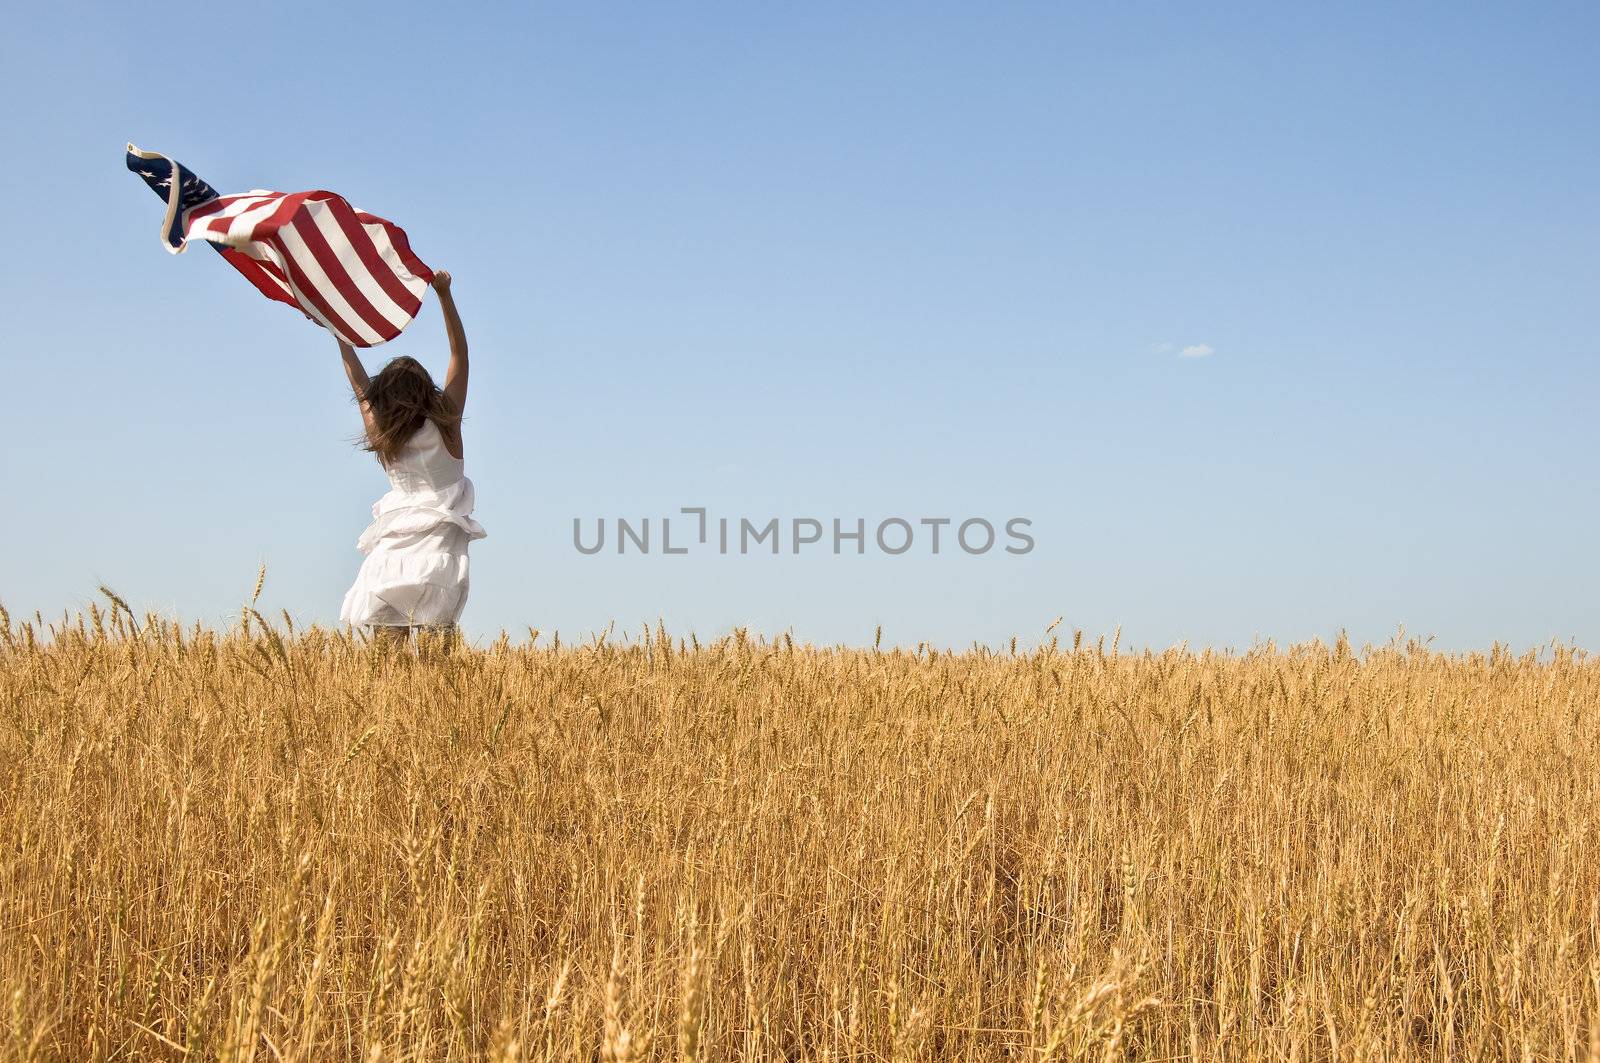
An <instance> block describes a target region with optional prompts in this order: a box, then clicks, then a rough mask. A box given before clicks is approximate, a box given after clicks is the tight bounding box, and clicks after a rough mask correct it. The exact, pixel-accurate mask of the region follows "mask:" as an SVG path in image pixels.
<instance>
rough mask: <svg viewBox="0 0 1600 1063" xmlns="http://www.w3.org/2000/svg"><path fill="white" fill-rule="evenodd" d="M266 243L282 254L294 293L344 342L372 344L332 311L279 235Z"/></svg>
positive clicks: (355, 344)
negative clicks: (295, 261)
mask: <svg viewBox="0 0 1600 1063" xmlns="http://www.w3.org/2000/svg"><path fill="white" fill-rule="evenodd" d="M267 243H270V244H271V245H272V247H273V248H274V249H275V250H277V252H278V253H279V254H280V255H282V256H283V267H284V269H286V270H287V271H288V273H289V282H290V283H291V284H293V285H294V290H295V294H296V295H297V296H298V297H299V299H300V300H301V301H302V302H304V303H308V304H310V305H311V306H312V307H314V308H316V311H317V312H318V313H319V314H321V315H322V318H323V320H324V321H326V322H327V323H328V325H329V327H330V328H332V329H333V331H334V332H336V333H338V334H339V338H340V339H343V340H344V341H345V342H346V343H349V344H350V345H351V346H353V347H371V346H372V344H370V343H368V342H367V341H366V340H364V339H362V338H361V334H360V333H359V332H357V331H356V330H355V329H353V328H351V327H350V325H349V323H348V322H346V321H345V319H344V318H342V317H340V316H339V315H338V314H336V313H334V312H333V307H331V306H329V305H328V302H327V300H326V299H324V298H323V297H322V293H321V292H320V291H318V290H317V286H316V285H315V284H313V283H312V282H311V278H310V277H307V276H306V275H305V272H304V271H303V270H301V269H300V267H299V266H296V265H295V264H294V256H293V255H292V254H290V253H289V249H288V248H287V247H285V246H284V243H283V240H282V239H281V238H280V237H277V236H274V237H273V238H272V239H271V240H268V241H267Z"/></svg>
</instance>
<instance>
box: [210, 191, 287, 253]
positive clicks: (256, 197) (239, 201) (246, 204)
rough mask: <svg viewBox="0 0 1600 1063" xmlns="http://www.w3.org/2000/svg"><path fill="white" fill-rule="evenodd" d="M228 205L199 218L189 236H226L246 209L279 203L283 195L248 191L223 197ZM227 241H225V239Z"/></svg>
mask: <svg viewBox="0 0 1600 1063" xmlns="http://www.w3.org/2000/svg"><path fill="white" fill-rule="evenodd" d="M223 198H224V201H225V202H226V205H225V206H224V207H223V208H222V209H221V210H219V211H217V212H216V213H214V214H207V215H206V216H205V217H203V218H198V219H196V220H195V221H194V223H193V224H192V227H191V228H190V230H189V234H188V235H189V236H190V237H191V238H192V237H195V236H200V237H208V236H216V237H226V236H227V235H228V233H229V232H230V230H231V229H232V226H233V223H234V221H235V219H237V218H238V217H239V216H240V215H241V214H243V213H244V212H245V211H248V210H252V209H255V208H257V207H261V206H264V205H273V206H275V205H277V203H279V202H280V201H281V200H282V199H283V196H282V195H280V194H279V193H277V192H262V193H247V194H245V195H242V196H225V197H223ZM224 242H225V241H224Z"/></svg>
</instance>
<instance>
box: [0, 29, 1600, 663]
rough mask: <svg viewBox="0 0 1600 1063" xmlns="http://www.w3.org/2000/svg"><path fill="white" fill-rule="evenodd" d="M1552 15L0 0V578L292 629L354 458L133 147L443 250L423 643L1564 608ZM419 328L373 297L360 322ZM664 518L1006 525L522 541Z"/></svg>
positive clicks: (852, 634)
mask: <svg viewBox="0 0 1600 1063" xmlns="http://www.w3.org/2000/svg"><path fill="white" fill-rule="evenodd" d="M1597 35H1600V9H1596V8H1595V7H1594V6H1593V5H1581V4H1571V5H1559V4H1551V5H1536V6H1534V7H1519V8H1512V7H1508V6H1505V5H1458V4H1452V5H1445V4H1433V5H1427V4H1411V5H1389V4H1383V5H1379V4H1352V5H1341V6H1339V7H1338V8H1336V9H1319V10H1313V9H1311V8H1309V7H1305V6H1291V5H1278V4H1226V5H1178V4H1172V5H1153V4H1116V5H1111V4H1106V5H1066V4H1044V3H1019V4H997V5H983V6H979V5H971V4H955V3H951V4H942V3H929V4H874V5H855V4H842V3H841V4H832V3H816V4H805V5H772V4H759V5H751V4H731V3H729V4H716V3H706V4H696V5H688V6H685V5H629V6H626V7H608V6H605V5H561V6H555V5H544V4H538V5H476V6H473V7H469V8H465V9H449V8H447V7H443V6H439V5H430V6H421V5H416V6H407V5H403V4H392V3H391V4H383V5H341V6H337V7H335V8H334V9H332V10H327V9H324V8H322V7H320V6H318V7H313V6H309V5H307V6H301V7H298V8H297V7H294V6H292V5H285V6H282V7H274V8H271V9H270V10H268V9H263V8H260V7H259V6H255V7H244V6H237V7H235V6H222V7H216V8H208V9H206V10H205V12H204V14H203V16H200V17H194V18H189V19H187V20H184V21H181V22H180V21H178V20H174V19H173V18H171V17H169V16H165V15H159V14H143V13H140V12H138V11H136V10H134V9H132V8H130V7H128V6H127V5H111V4H105V5H70V4H69V5H33V6H32V7H30V8H27V9H19V10H18V11H16V12H13V13H11V14H10V15H8V20H7V33H6V34H5V36H4V38H3V40H0V87H3V89H4V91H5V94H6V97H7V100H8V104H7V106H6V108H5V109H4V111H3V112H0V131H3V133H4V136H5V142H6V145H7V149H8V156H9V165H8V166H7V167H6V169H5V173H4V176H3V177H0V182H4V192H5V193H6V194H5V198H4V201H5V202H6V203H7V204H8V205H9V209H8V211H7V220H6V231H7V233H8V240H7V246H8V247H9V248H10V251H11V253H9V254H7V255H5V256H3V257H0V309H3V311H4V322H5V324H4V329H5V332H4V343H3V345H0V352H3V353H0V358H3V359H4V364H5V370H6V378H7V380H8V382H9V383H10V385H11V387H12V389H13V390H12V391H11V392H10V401H9V402H7V404H6V405H7V410H8V414H9V421H10V425H9V432H8V437H7V444H6V446H5V449H4V453H3V461H4V476H5V481H6V484H7V490H6V497H7V499H8V505H9V507H10V515H11V519H10V520H8V521H5V522H4V525H3V528H0V601H3V602H4V603H5V604H6V605H7V606H8V607H9V608H10V609H11V610H12V612H13V613H14V614H15V613H19V612H32V611H33V610H34V609H41V610H43V611H44V612H45V613H46V614H51V613H56V614H59V612H60V611H61V610H62V609H74V608H77V607H80V606H81V605H82V604H84V603H85V602H87V601H88V600H90V599H91V598H92V596H93V595H94V589H95V587H96V585H97V584H98V583H100V582H105V583H107V584H110V585H111V586H113V587H115V588H116V589H117V590H118V591H119V592H120V593H122V594H123V595H124V596H125V597H127V598H128V599H129V600H131V601H132V602H134V603H135V605H136V606H137V607H139V608H150V609H156V610H161V611H164V612H168V613H171V614H174V615H178V616H182V617H184V618H185V619H202V620H208V621H220V620H223V619H225V618H226V617H228V616H230V615H233V614H236V612H237V608H238V605H239V603H240V602H241V601H242V600H243V599H245V598H247V597H248V595H249V592H250V589H251V586H252V585H253V582H254V578H255V573H256V568H257V565H258V564H259V563H261V562H263V561H265V562H266V563H267V566H268V580H267V585H266V590H265V593H264V595H263V604H264V605H266V606H267V607H268V608H270V609H272V610H274V611H276V610H278V609H280V608H284V609H288V610H289V611H290V612H291V613H292V614H293V615H294V616H295V617H297V618H298V619H299V620H300V621H301V622H305V623H309V622H314V621H316V622H323V623H331V622H334V621H335V620H336V618H337V614H338V607H339V601H340V598H341V597H342V595H343V592H344V590H345V588H346V586H348V584H349V582H350V580H351V579H352V577H353V576H354V574H355V570H356V567H357V565H358V563H359V561H360V555H359V554H358V553H357V552H356V551H355V549H354V542H355V539H356V536H357V535H358V534H359V532H360V531H361V529H362V527H363V526H364V525H365V523H366V520H367V518H368V507H369V506H370V503H371V502H372V500H373V499H374V498H376V497H377V495H378V494H380V493H381V492H382V490H383V489H384V487H385V484H384V481H383V478H382V474H381V470H380V469H379V468H378V467H377V465H376V464H375V463H374V462H373V461H372V459H371V457H370V456H368V455H365V454H363V453H361V452H359V451H358V450H356V449H355V448H354V447H353V446H352V445H351V440H352V438H353V436H354V434H355V433H356V431H357V430H358V427H359V424H358V419H357V416H356V414H355V411H354V409H353V407H352V406H351V404H350V402H349V396H348V392H347V390H346V388H345V385H344V382H343V379H342V375H341V372H340V368H339V364H338V358H337V353H336V351H335V349H334V346H333V344H332V342H331V340H330V339H329V338H328V337H327V335H326V334H325V333H323V332H322V331H321V330H320V329H318V328H316V327H315V326H313V325H311V324H310V323H309V322H307V321H305V320H304V319H302V318H300V317H298V316H297V315H295V314H294V313H293V312H292V311H291V310H289V309H288V308H285V307H283V306H281V305H277V304H272V303H269V302H268V301H266V300H265V299H262V298H261V297H260V296H259V295H257V294H256V293H255V292H254V291H253V290H252V289H250V288H249V286H248V285H247V284H246V283H245V282H244V281H243V280H242V279H241V278H239V277H238V276H237V275H235V274H234V273H233V271H232V270H231V269H229V268H228V267H227V266H226V265H225V264H224V263H223V262H222V261H220V260H219V259H218V258H217V257H216V256H215V255H212V254H210V253H209V252H206V251H204V249H203V248H196V249H195V250H194V251H192V252H191V253H189V254H186V255H183V256H181V257H177V258H172V257H169V256H168V255H167V254H166V253H165V252H164V251H163V250H162V249H161V247H160V245H159V242H158V229H159V222H160V204H159V202H158V201H157V200H156V198H155V197H154V196H152V195H151V194H150V192H149V191H148V190H147V189H146V188H145V187H144V186H143V185H142V184H141V183H140V182H139V181H138V180H137V179H136V178H135V177H133V176H132V175H131V174H129V173H128V172H127V171H126V170H125V169H124V168H123V164H122V157H121V156H122V147H123V144H124V142H125V141H128V140H133V141H134V142H136V143H138V144H139V145H140V146H141V147H144V148H148V149H153V150H157V151H163V152H167V153H169V154H171V155H173V156H174V157H176V158H178V159H180V160H181V161H183V162H184V163H185V164H187V165H189V166H190V167H192V168H193V169H194V170H195V171H196V172H198V173H199V174H200V175H201V176H202V177H204V178H205V179H207V180H208V181H210V182H211V183H212V184H213V185H215V186H217V187H218V188H219V189H220V190H222V191H224V192H232V191H243V190H245V189H249V188H256V187H266V188H276V189H280V190H284V191H295V190H300V189H306V188H330V189H333V190H335V191H338V192H341V193H343V194H344V195H346V196H348V197H349V198H350V199H351V200H352V201H354V202H355V203H356V204H358V205H359V206H361V207H363V208H365V209H368V210H371V211H374V212H376V213H378V214H382V215H384V216H386V217H389V218H391V219H393V220H394V221H396V222H397V223H399V224H400V225H402V226H404V227H405V228H406V229H407V231H408V232H409V233H410V235H411V238H412V243H413V246H414V247H415V248H416V250H417V251H418V253H419V254H420V255H421V256H422V257H423V259H424V260H425V261H427V262H428V263H429V264H430V265H432V266H434V267H436V268H445V269H449V270H450V271H451V272H452V273H453V274H454V275H455V278H456V291H457V299H458V302H459V304H460V307H461V310H462V314H463V317H464V319H465V321H466V326H467V331H468V335H469V337H470V338H471V342H472V350H473V359H474V364H473V392H472V396H471V399H470V402H469V408H468V416H469V419H468V422H467V428H466V439H467V451H468V454H467V458H468V471H469V473H470V474H471V475H472V477H473V479H474V481H475V482H476V484H477V488H478V501H479V506H478V517H479V519H480V520H481V521H482V522H483V524H484V525H485V526H486V527H487V528H488V530H489V538H488V539H486V540H484V541H482V542H480V543H477V544H475V545H474V548H473V555H472V556H473V591H472V598H471V601H470V603H469V605H468V607H467V613H466V617H465V622H466V626H467V628H468V630H469V631H470V632H471V633H472V634H473V635H474V636H476V637H479V638H482V637H485V636H487V635H489V634H492V633H493V632H495V631H498V630H499V629H501V628H508V629H510V630H511V631H512V632H514V633H516V632H521V631H522V630H523V629H524V628H526V627H528V626H533V627H538V628H540V629H542V630H544V631H550V630H553V629H559V630H560V631H562V632H563V635H564V636H577V635H581V634H583V633H585V632H589V631H593V630H596V629H599V628H602V627H604V626H605V625H606V624H607V623H608V622H609V621H611V620H613V619H614V620H616V621H617V622H618V624H619V626H621V627H623V628H633V629H637V627H638V626H639V625H640V624H641V623H643V622H646V621H649V622H654V621H655V620H656V619H657V618H661V619H663V620H664V621H665V623H666V624H667V626H668V627H669V628H670V629H672V630H674V631H678V632H687V631H690V630H694V631H697V632H700V633H702V634H715V633H717V632H720V631H724V630H726V629H727V628H728V627H729V626H730V625H733V624H739V623H747V624H750V625H752V626H753V627H754V628H756V629H758V630H764V631H773V632H776V631H782V630H786V629H788V630H792V631H793V632H794V634H795V636H796V637H798V638H805V639H811V640H816V641H823V642H834V641H839V642H851V643H859V642H864V641H868V640H870V639H871V638H872V633H873V629H874V628H875V627H876V626H877V625H879V624H882V625H883V627H884V631H885V638H886V639H887V640H890V641H893V642H899V643H906V644H915V643H916V642H918V641H920V640H924V639H926V640H929V641H932V642H935V643H939V644H945V645H955V646H960V645H965V644H967V643H970V642H972V641H974V640H977V641H982V642H986V643H990V644H995V643H998V642H1000V641H1002V640H1004V639H1006V638H1009V637H1010V636H1011V635H1012V634H1019V635H1021V636H1023V637H1024V638H1032V637H1035V636H1037V635H1038V634H1039V633H1040V632H1041V631H1042V630H1043V629H1044V627H1045V626H1046V625H1047V624H1049V623H1050V622H1051V620H1053V619H1054V618H1055V617H1057V616H1064V617H1065V618H1066V619H1065V621H1064V624H1065V626H1066V627H1067V628H1068V629H1070V628H1071V627H1073V626H1079V627H1083V628H1085V629H1087V630H1089V631H1090V632H1094V633H1098V632H1100V631H1107V632H1109V631H1110V630H1112V629H1113V628H1114V627H1116V626H1117V625H1119V624H1120V625H1121V626H1122V629H1123V632H1124V639H1125V641H1127V642H1130V643H1133V644H1137V645H1156V646H1160V645H1166V644H1169V643H1173V642H1177V641H1179V640H1185V639H1187V640H1188V641H1189V642H1190V643H1191V644H1211V645H1233V646H1244V645H1248V644H1249V643H1250V642H1251V641H1252V640H1255V639H1257V638H1266V637H1271V638H1276V639H1278V640H1280V641H1285V640H1297V639H1303V638H1308V637H1313V636H1321V637H1329V636H1331V635H1332V634H1333V633H1335V632H1337V631H1338V630H1339V629H1340V628H1346V629H1348V630H1349V632H1350V633H1351V636H1352V637H1353V638H1354V639H1356V640H1357V641H1358V642H1359V641H1363V640H1377V641H1382V640H1384V639H1386V638H1388V637H1389V636H1390V635H1391V634H1392V633H1393V632H1394V630H1395V629H1396V627H1397V626H1398V625H1401V624H1404V625H1405V627H1406V629H1407V631H1408V632H1411V633H1415V634H1419V635H1424V636H1426V635H1433V636H1436V645H1441V646H1445V647H1451V648H1467V647H1477V646H1486V645H1488V644H1489V643H1490V642H1491V641H1493V640H1496V639H1499V640H1503V641H1508V642H1511V643H1513V644H1515V645H1518V646H1527V645H1534V644H1538V643H1542V642H1544V641H1546V640H1549V639H1551V638H1557V639H1563V640H1576V641H1577V642H1578V643H1579V644H1581V645H1584V646H1588V647H1591V648H1592V647H1596V646H1600V574H1597V568H1596V564H1595V553H1594V548H1593V542H1594V539H1595V529H1596V526H1597V523H1600V493H1597V491H1596V483H1595V475H1594V471H1595V453H1596V445H1597V443H1600V427H1597V418H1596V417H1595V406H1596V396H1597V385H1600V361H1597V357H1596V356H1597V354H1600V321H1597V316H1600V315H1597V312H1596V308H1597V307H1600V298H1597V294H1596V290H1597V281H1600V182H1597V181H1596V173H1597V170H1600V166H1597V164H1600V150H1597V133H1600V122H1597V119H1596V117H1595V116H1596V114H1600V83H1597V81H1596V79H1595V78H1594V76H1593V62H1592V60H1593V51H1592V46H1593V42H1594V41H1595V40H1596V39H1597ZM1185 347H1205V348H1208V349H1209V350H1210V351H1211V352H1212V353H1210V354H1209V355H1205V356H1201V357H1184V356H1182V354H1181V351H1182V349H1183V348H1185ZM444 349H445V348H444V338H443V330H442V326H441V323H440V317H439V314H438V311H437V307H436V306H434V305H430V306H429V307H428V308H427V309H426V310H425V311H424V313H423V315H422V316H421V318H419V320H418V321H417V323H416V324H415V325H414V326H413V327H412V329H411V330H410V331H408V332H407V333H406V334H405V335H404V336H402V337H401V338H400V339H398V340H396V341H395V342H393V343H391V344H389V345H387V346H385V347H380V348H378V349H376V350H374V351H372V352H370V353H369V359H371V360H372V361H373V362H375V363H376V362H381V360H382V359H384V358H387V357H389V356H392V355H395V354H402V353H404V354H412V355H415V356H417V357H419V358H422V359H423V360H424V361H425V362H427V363H428V364H430V365H431V366H433V367H434V369H435V371H436V372H440V373H442V370H443V364H444ZM696 505H699V506H705V507H707V508H708V509H709V510H710V511H711V513H712V515H713V516H714V517H715V516H719V515H722V516H730V517H734V518H738V517H740V516H747V517H750V518H752V519H757V520H761V521H764V520H765V519H767V518H768V517H771V516H776V517H780V518H783V519H785V520H788V519H790V518H792V517H796V516H815V517H819V518H822V519H824V520H827V519H831V518H833V517H839V518H841V519H844V520H846V521H847V522H853V520H854V519H855V518H858V517H860V518H864V519H866V520H867V522H868V527H869V528H870V527H871V526H872V525H874V524H875V523H876V522H877V521H878V520H881V519H883V518H886V517H894V516H900V517H904V518H906V519H909V520H913V521H915V520H916V519H917V518H919V517H923V516H929V517H950V518H952V519H954V520H956V521H960V520H962V519H965V518H968V517H984V518H987V519H990V520H993V521H995V522H996V523H1000V522H1003V521H1004V520H1005V519H1007V518H1010V517H1014V516H1024V517H1027V518H1030V519H1031V520H1032V522H1033V525H1032V531H1033V534H1034V537H1035V540H1036V546H1035V548H1034V550H1033V551H1032V552H1031V553H1029V554H1027V555H1025V556H1020V557H1018V556H1011V555H1005V554H1003V553H999V552H993V553H990V554H986V555H983V556H976V557H971V556H965V555H963V554H961V553H960V552H958V551H957V552H950V551H946V552H943V553H941V555H939V556H937V557H935V556H931V555H929V554H927V553H926V552H925V551H923V550H920V549H916V550H913V551H912V552H910V553H907V554H906V555H903V556H899V557H887V556H884V555H882V554H879V553H876V552H871V553H869V554H868V555H867V556H864V557H853V556H840V557H834V556H832V555H831V554H830V553H827V552H826V551H820V552H818V553H816V554H814V555H806V554H802V555H801V556H794V555H792V554H789V553H787V552H786V553H785V554H783V555H781V556H779V557H771V556H743V557H741V556H728V557H722V556H717V555H715V554H705V553H696V554H691V555H689V556H686V557H664V556H660V555H659V554H652V555H650V556H632V555H630V556H621V557H619V556H616V555H615V554H614V553H610V552H607V553H603V554H601V555H597V556H594V557H586V556H583V555H581V554H579V553H578V552H577V551H576V550H575V549H574V548H573V546H572V520H573V518H574V517H582V518H584V519H585V520H586V521H590V522H592V521H593V520H594V519H595V518H597V517H600V516H605V517H607V518H614V517H617V516H627V517H630V518H634V519H638V518H642V517H645V516H652V517H656V518H659V517H660V516H662V515H664V514H671V513H674V512H676V511H677V509H678V508H679V507H681V506H696ZM675 534H676V529H675Z"/></svg>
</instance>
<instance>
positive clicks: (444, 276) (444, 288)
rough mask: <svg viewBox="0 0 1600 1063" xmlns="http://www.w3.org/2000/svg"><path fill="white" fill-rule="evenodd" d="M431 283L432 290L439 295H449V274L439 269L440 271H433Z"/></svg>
mask: <svg viewBox="0 0 1600 1063" xmlns="http://www.w3.org/2000/svg"><path fill="white" fill-rule="evenodd" d="M432 283H433V290H434V291H436V292H438V293H439V294H440V295H447V294H449V292H450V274H448V273H446V272H445V271H444V270H442V269H441V270H435V271H434V274H433V282H432Z"/></svg>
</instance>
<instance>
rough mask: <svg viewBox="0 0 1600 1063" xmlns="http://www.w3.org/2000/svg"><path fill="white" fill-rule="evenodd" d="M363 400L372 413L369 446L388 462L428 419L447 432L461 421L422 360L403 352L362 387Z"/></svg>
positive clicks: (446, 433) (368, 437) (367, 446)
mask: <svg viewBox="0 0 1600 1063" xmlns="http://www.w3.org/2000/svg"><path fill="white" fill-rule="evenodd" d="M361 401H362V402H363V403H364V404H365V405H366V407H367V410H368V412H370V413H371V414H372V428H371V429H369V430H368V432H367V434H366V444H365V449H367V450H370V451H372V452H373V453H374V454H376V455H378V460H379V461H381V462H383V463H384V464H385V465H387V464H389V463H390V462H392V461H394V459H395V458H397V457H399V456H400V451H401V449H402V448H404V447H405V445H406V442H407V441H408V440H410V438H411V437H412V436H413V435H415V434H416V433H417V429H419V428H421V427H422V426H423V424H424V422H427V421H432V422H433V423H434V424H436V425H438V426H439V430H440V431H441V432H443V433H445V435H447V436H448V435H450V434H451V433H453V432H454V431H455V430H456V429H457V428H458V427H459V426H460V424H461V414H460V413H458V412H457V411H456V408H455V404H454V403H452V402H451V401H450V399H449V397H448V396H446V395H445V393H444V392H443V391H441V390H440V389H439V386H438V385H437V384H435V383H434V382H433V377H431V376H429V375H428V370H427V369H425V368H424V367H423V365H422V363H421V362H419V361H417V360H416V359H415V358H411V357H407V356H406V355H401V356H400V357H399V358H396V359H394V360H393V361H391V362H390V363H389V364H388V365H386V366H384V367H383V368H382V369H381V370H379V371H378V374H377V375H376V376H374V377H373V378H372V379H370V380H368V381H367V386H366V387H365V388H364V389H362V392H361Z"/></svg>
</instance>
